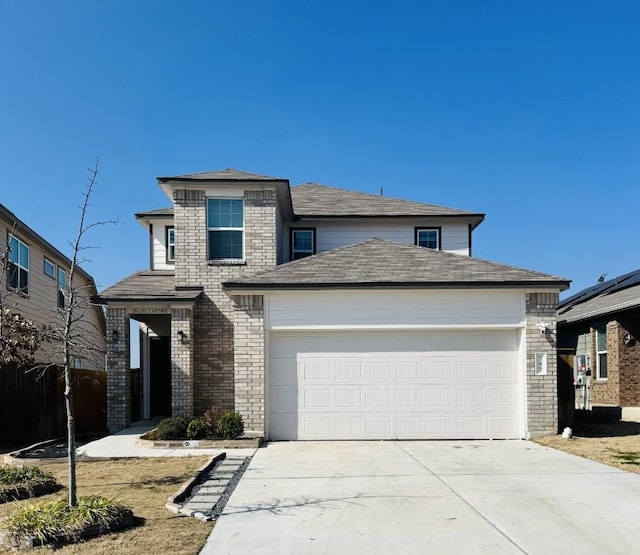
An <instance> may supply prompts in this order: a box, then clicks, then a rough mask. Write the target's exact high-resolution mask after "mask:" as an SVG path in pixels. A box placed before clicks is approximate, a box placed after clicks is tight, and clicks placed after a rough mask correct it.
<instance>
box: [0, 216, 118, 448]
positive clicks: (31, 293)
mask: <svg viewBox="0 0 640 555" xmlns="http://www.w3.org/2000/svg"><path fill="white" fill-rule="evenodd" d="M0 230H1V231H0V252H2V253H4V252H5V250H6V248H7V245H8V246H9V247H10V251H9V256H8V262H7V268H6V271H5V272H3V275H2V276H1V277H0V288H2V296H3V298H4V299H5V304H6V306H7V307H9V308H10V309H11V310H13V311H15V312H18V313H20V314H21V315H22V316H24V317H25V318H26V319H28V320H30V321H32V322H33V323H34V324H36V325H37V326H38V327H39V328H40V327H42V326H60V325H61V323H62V321H61V317H60V308H61V307H63V306H64V304H65V303H66V299H65V293H64V290H65V286H66V284H67V281H68V278H69V269H70V265H71V261H70V260H69V259H68V258H67V257H66V256H65V255H64V254H62V253H61V252H60V251H59V250H58V249H57V248H55V247H54V246H53V245H52V244H51V243H49V242H48V241H47V240H46V239H44V237H42V236H41V235H39V234H38V233H36V232H35V231H34V230H33V229H32V228H31V227H29V226H28V225H27V224H26V223H25V222H24V221H22V220H20V219H19V218H18V217H17V216H16V215H15V214H14V213H13V212H11V211H10V210H9V209H8V208H6V207H5V206H3V205H2V204H0ZM76 280H77V281H76V285H77V287H76V290H77V293H78V295H79V299H80V301H79V304H80V309H79V310H82V311H83V313H84V314H83V317H84V321H83V323H82V324H80V325H83V326H84V328H83V334H84V335H83V339H84V341H86V342H87V343H88V344H91V345H92V346H93V347H95V349H96V350H92V351H87V350H83V351H76V352H74V353H72V364H73V365H74V368H75V369H77V370H78V373H80V372H84V371H89V372H93V371H95V370H102V371H104V352H105V338H104V334H105V328H106V322H105V317H104V312H103V309H102V307H99V306H95V305H90V302H89V301H90V298H91V297H92V296H94V295H95V294H96V293H97V291H96V286H95V283H94V281H93V278H92V277H91V276H90V275H89V274H88V273H86V272H85V271H84V270H82V269H81V268H78V271H77V272H76ZM77 314H79V312H78V313H77ZM78 331H80V329H78ZM98 352H99V353H100V354H98ZM35 360H36V363H37V364H38V365H40V366H45V365H48V364H53V365H61V364H62V362H63V361H62V358H61V356H60V357H57V356H56V355H55V354H53V353H52V345H51V344H43V345H42V346H41V349H40V350H39V351H38V352H37V353H36V354H35ZM3 370H4V373H3V374H2V375H0V386H1V394H2V395H1V396H0V400H1V401H2V403H1V405H2V411H0V415H1V414H4V412H5V411H9V413H10V419H11V421H12V422H14V424H13V425H12V426H6V427H5V429H4V430H3V433H2V434H0V437H5V436H6V437H11V438H18V439H28V438H32V439H36V438H37V439H41V438H46V437H51V434H53V433H56V424H55V423H54V424H52V421H53V420H55V418H54V417H53V416H51V413H50V412H55V409H56V398H55V397H56V393H55V389H56V383H55V381H56V379H55V378H52V379H51V380H49V381H50V382H51V384H50V385H51V389H50V390H49V389H47V387H46V383H45V382H46V381H47V380H46V379H45V378H47V376H44V377H43V379H42V380H41V381H42V384H39V383H36V382H37V380H36V378H37V374H36V373H35V372H34V373H32V374H31V375H30V376H28V377H24V376H22V375H21V374H24V373H23V372H22V373H14V372H12V371H10V370H9V369H3ZM86 382H89V380H86ZM102 383H103V384H104V380H103V381H102ZM83 385H86V384H83ZM81 389H82V390H83V391H85V389H83V388H81ZM89 389H91V388H90V387H89V386H88V387H87V388H86V391H88V390H89ZM52 391H53V392H52ZM103 393H104V391H103ZM32 395H33V396H36V397H38V398H33V397H32ZM97 398H98V397H97V396H93V397H92V401H91V402H92V405H91V406H88V407H86V410H85V407H84V405H83V399H82V398H81V396H78V398H77V399H76V408H79V410H80V411H81V413H82V418H80V419H78V422H79V424H78V426H79V427H78V429H80V430H81V431H89V430H91V431H97V430H102V429H104V424H105V415H106V399H105V398H104V396H103V400H102V402H101V406H100V403H96V402H95V400H96V399H97ZM58 402H61V399H58ZM11 407H13V408H11ZM38 420H42V421H38ZM100 421H102V427H100V426H99V425H98V424H97V423H99V422H100ZM30 422H32V424H30ZM85 424H86V425H87V427H84V428H83V426H85ZM95 426H98V427H95ZM18 432H20V434H23V435H20V436H18V435H16V434H18Z"/></svg>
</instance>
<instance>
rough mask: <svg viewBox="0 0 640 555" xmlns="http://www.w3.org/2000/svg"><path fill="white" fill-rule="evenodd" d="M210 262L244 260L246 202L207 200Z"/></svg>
mask: <svg viewBox="0 0 640 555" xmlns="http://www.w3.org/2000/svg"><path fill="white" fill-rule="evenodd" d="M207 235H208V243H209V244H208V247H207V249H208V253H207V257H208V259H209V260H242V259H243V257H244V252H243V251H244V245H243V243H244V201H243V200H242V199H231V198H222V199H217V198H215V199H213V198H212V199H208V200H207Z"/></svg>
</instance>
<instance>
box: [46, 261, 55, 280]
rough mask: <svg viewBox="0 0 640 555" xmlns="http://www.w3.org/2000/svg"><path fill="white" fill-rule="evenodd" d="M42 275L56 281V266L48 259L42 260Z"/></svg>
mask: <svg viewBox="0 0 640 555" xmlns="http://www.w3.org/2000/svg"><path fill="white" fill-rule="evenodd" d="M43 271H44V275H45V276H49V277H50V278H52V279H56V265H55V264H54V263H53V262H51V260H49V259H48V258H45V259H44V268H43Z"/></svg>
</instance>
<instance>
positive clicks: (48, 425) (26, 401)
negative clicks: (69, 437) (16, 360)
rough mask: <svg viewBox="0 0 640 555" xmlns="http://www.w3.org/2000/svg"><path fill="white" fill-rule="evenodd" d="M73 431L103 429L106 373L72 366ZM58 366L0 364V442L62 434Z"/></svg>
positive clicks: (61, 382)
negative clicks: (22, 367) (31, 367)
mask: <svg viewBox="0 0 640 555" xmlns="http://www.w3.org/2000/svg"><path fill="white" fill-rule="evenodd" d="M72 372H73V380H74V383H73V401H74V403H73V404H74V416H75V424H76V432H77V433H78V434H82V433H88V432H104V431H106V430H107V373H106V372H105V371H104V370H72ZM66 426H67V414H66V409H65V405H64V379H63V373H62V369H60V368H56V367H51V368H47V369H46V370H44V371H38V370H33V371H30V372H25V371H24V370H20V369H17V368H6V367H5V368H0V442H1V443H7V444H18V443H20V444H26V443H29V442H35V441H39V440H43V439H51V438H55V437H62V436H65V435H66Z"/></svg>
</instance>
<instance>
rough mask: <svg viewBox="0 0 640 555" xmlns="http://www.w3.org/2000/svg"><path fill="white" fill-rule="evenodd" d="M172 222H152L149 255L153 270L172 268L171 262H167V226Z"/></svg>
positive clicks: (170, 225) (171, 224)
mask: <svg viewBox="0 0 640 555" xmlns="http://www.w3.org/2000/svg"><path fill="white" fill-rule="evenodd" d="M172 226H173V223H167V224H161V223H159V222H157V223H154V224H153V233H152V235H151V257H152V265H151V268H152V269H153V270H173V268H174V265H173V264H167V245H166V240H167V231H166V228H167V227H172Z"/></svg>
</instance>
